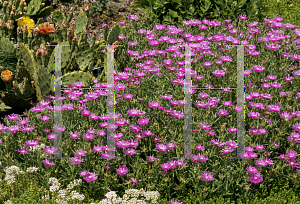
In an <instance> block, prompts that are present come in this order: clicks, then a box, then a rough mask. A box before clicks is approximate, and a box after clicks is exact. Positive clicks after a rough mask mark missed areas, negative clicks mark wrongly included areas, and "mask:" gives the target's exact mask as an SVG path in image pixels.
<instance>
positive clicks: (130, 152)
mask: <svg viewBox="0 0 300 204" xmlns="http://www.w3.org/2000/svg"><path fill="white" fill-rule="evenodd" d="M124 153H125V154H127V155H134V154H135V150H134V149H126V150H124Z"/></svg>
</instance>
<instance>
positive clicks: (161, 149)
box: [156, 144, 167, 152]
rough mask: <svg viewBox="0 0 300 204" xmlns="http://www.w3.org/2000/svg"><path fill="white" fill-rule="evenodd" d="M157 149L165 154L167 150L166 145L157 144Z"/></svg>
mask: <svg viewBox="0 0 300 204" xmlns="http://www.w3.org/2000/svg"><path fill="white" fill-rule="evenodd" d="M156 149H157V150H158V151H162V152H164V151H166V150H167V146H166V145H164V144H157V145H156Z"/></svg>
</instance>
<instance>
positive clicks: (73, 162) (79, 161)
mask: <svg viewBox="0 0 300 204" xmlns="http://www.w3.org/2000/svg"><path fill="white" fill-rule="evenodd" d="M70 162H71V163H72V164H80V163H81V162H83V159H80V158H78V157H72V158H71V159H70Z"/></svg>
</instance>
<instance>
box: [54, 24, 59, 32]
mask: <svg viewBox="0 0 300 204" xmlns="http://www.w3.org/2000/svg"><path fill="white" fill-rule="evenodd" d="M54 29H55V32H58V31H59V30H60V26H59V24H58V23H56V25H55V28H54Z"/></svg>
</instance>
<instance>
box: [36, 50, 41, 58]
mask: <svg viewBox="0 0 300 204" xmlns="http://www.w3.org/2000/svg"><path fill="white" fill-rule="evenodd" d="M41 54H42V53H41V50H40V49H38V50H37V51H36V57H40V56H41Z"/></svg>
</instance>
